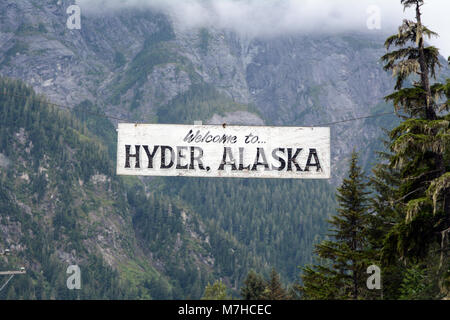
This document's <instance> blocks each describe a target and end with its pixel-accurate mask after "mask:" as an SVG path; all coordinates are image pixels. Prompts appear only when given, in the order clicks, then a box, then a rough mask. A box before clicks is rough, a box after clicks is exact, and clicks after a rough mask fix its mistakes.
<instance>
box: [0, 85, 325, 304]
mask: <svg viewBox="0 0 450 320" xmlns="http://www.w3.org/2000/svg"><path fill="white" fill-rule="evenodd" d="M0 93H1V94H0V107H1V114H2V118H1V121H2V123H1V124H2V125H1V129H0V131H1V135H0V136H1V145H0V154H1V160H2V161H1V163H0V164H1V166H0V170H1V171H0V172H1V180H0V182H1V184H0V186H1V199H2V201H1V207H0V211H1V215H2V220H1V227H2V229H1V230H2V233H1V237H2V241H1V247H0V249H1V250H4V249H6V248H12V251H13V254H12V255H11V256H7V257H1V258H0V263H1V268H2V269H8V268H13V269H14V268H18V267H19V266H25V267H26V269H27V270H28V273H27V275H26V276H21V277H20V278H19V276H17V277H16V278H15V279H14V281H15V282H14V281H13V282H12V285H10V286H9V287H8V290H5V291H3V292H2V293H1V294H2V295H3V297H5V298H37V299H39V298H57V299H62V298H63V299H64V298H74V297H75V296H77V297H79V298H139V297H140V298H156V299H158V298H166V299H167V298H168V299H171V298H186V297H191V298H199V297H201V295H202V294H203V290H204V287H205V285H206V284H207V283H208V282H209V281H212V280H213V279H217V278H224V279H225V281H226V283H228V285H229V286H230V288H235V290H237V289H238V288H239V287H240V285H241V283H242V281H243V279H244V277H245V276H246V274H247V273H248V271H249V270H250V269H256V270H258V271H260V272H263V273H268V272H269V270H270V267H271V266H275V267H276V268H277V269H279V270H280V271H281V273H282V274H283V277H284V279H285V280H286V281H287V280H293V279H294V277H295V276H296V270H297V266H298V265H301V264H304V263H308V262H311V260H310V259H311V248H312V247H313V244H314V243H317V242H318V241H319V240H320V239H321V238H322V235H323V228H324V226H325V223H324V221H325V220H326V218H327V217H329V216H330V215H331V214H332V212H333V209H334V199H333V196H332V189H331V187H330V186H329V185H328V183H326V182H313V181H308V182H302V181H266V180H260V181H250V180H244V179H242V180H233V181H231V180H216V179H207V180H202V179H191V180H189V181H187V179H183V178H155V179H151V180H150V181H148V182H146V183H145V184H144V183H142V182H140V181H139V180H138V179H134V178H125V179H123V180H122V179H119V178H117V177H115V175H114V169H113V168H114V158H112V156H111V155H112V154H114V150H115V143H116V140H115V139H116V138H115V130H114V127H113V126H112V125H111V124H110V122H108V120H107V119H106V118H105V117H104V114H102V112H101V111H100V110H96V109H95V106H94V105H92V104H91V103H89V102H85V103H82V104H80V105H79V106H77V108H76V109H75V111H76V112H75V116H72V115H71V114H70V113H68V112H67V111H66V110H65V109H63V108H61V107H58V106H52V105H49V104H47V103H46V102H45V101H46V99H45V97H43V96H37V95H36V94H35V93H34V92H33V90H32V89H30V88H28V87H27V86H25V85H24V84H23V83H21V82H18V81H12V80H8V79H5V78H2V79H1V83H0ZM72 263H77V264H79V265H80V268H81V270H82V272H83V273H82V274H83V284H84V286H83V290H81V291H80V292H78V293H73V292H70V291H68V290H67V289H66V287H65V280H66V277H67V276H66V274H65V268H67V266H68V265H69V264H72ZM105 283H107V284H105Z"/></svg>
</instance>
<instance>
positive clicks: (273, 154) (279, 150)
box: [272, 148, 286, 171]
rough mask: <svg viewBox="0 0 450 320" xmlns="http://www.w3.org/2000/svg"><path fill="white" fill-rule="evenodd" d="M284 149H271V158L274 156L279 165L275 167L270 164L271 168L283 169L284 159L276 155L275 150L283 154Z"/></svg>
mask: <svg viewBox="0 0 450 320" xmlns="http://www.w3.org/2000/svg"><path fill="white" fill-rule="evenodd" d="M284 150H285V149H284V148H278V149H273V151H272V158H274V159H275V160H276V161H278V162H279V163H280V166H279V167H276V166H274V165H272V170H278V171H283V170H284V168H286V161H285V160H284V159H283V158H281V157H280V156H278V155H277V152H282V153H283V154H284V152H285V151H284Z"/></svg>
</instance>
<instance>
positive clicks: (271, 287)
mask: <svg viewBox="0 0 450 320" xmlns="http://www.w3.org/2000/svg"><path fill="white" fill-rule="evenodd" d="M261 299H262V300H287V299H288V293H287V291H286V289H285V288H284V287H283V284H282V283H281V281H280V275H279V274H278V272H277V271H276V270H275V268H272V271H271V272H270V278H269V280H268V281H266V286H265V289H264V291H263V292H262V294H261Z"/></svg>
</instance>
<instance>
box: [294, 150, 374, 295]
mask: <svg viewBox="0 0 450 320" xmlns="http://www.w3.org/2000/svg"><path fill="white" fill-rule="evenodd" d="M357 161H358V160H357V154H356V152H354V153H353V155H352V159H351V161H350V169H349V173H348V177H347V178H344V181H343V183H342V185H341V187H340V188H338V193H337V200H338V203H339V207H338V209H337V211H338V214H337V215H335V216H333V217H332V218H331V219H330V220H329V223H330V224H331V225H332V229H330V231H331V232H332V233H331V234H330V237H331V240H326V241H323V242H322V243H320V244H318V245H316V253H317V255H318V257H319V258H320V259H321V261H322V263H320V264H318V265H316V266H309V267H305V268H303V274H302V282H303V284H302V285H297V286H296V289H297V291H299V292H300V295H301V296H302V297H304V298H306V299H349V298H352V299H360V298H362V297H366V296H367V290H365V280H366V273H365V271H366V268H367V267H368V266H369V265H371V264H372V263H371V260H372V258H373V253H372V252H371V250H370V247H369V232H368V229H367V226H368V223H369V219H370V216H369V213H368V192H367V191H366V189H367V182H366V181H365V180H366V178H365V176H364V174H363V173H362V171H361V169H360V167H359V166H358V163H357Z"/></svg>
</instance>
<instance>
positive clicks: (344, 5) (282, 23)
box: [76, 0, 450, 56]
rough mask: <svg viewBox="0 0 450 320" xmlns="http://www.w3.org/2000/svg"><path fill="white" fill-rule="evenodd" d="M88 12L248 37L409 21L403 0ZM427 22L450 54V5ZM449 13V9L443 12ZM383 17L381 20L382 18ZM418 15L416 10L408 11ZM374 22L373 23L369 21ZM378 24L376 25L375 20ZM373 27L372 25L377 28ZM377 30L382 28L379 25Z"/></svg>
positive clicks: (93, 4)
mask: <svg viewBox="0 0 450 320" xmlns="http://www.w3.org/2000/svg"><path fill="white" fill-rule="evenodd" d="M76 2H77V3H78V4H79V5H80V6H81V7H82V9H84V10H85V13H92V12H96V13H98V12H104V11H105V10H121V9H125V8H152V9H157V10H161V11H163V12H165V13H168V14H170V15H171V16H172V17H173V18H174V20H175V21H176V22H178V24H179V25H180V26H181V27H185V28H198V27H216V28H219V29H229V30H232V31H235V32H237V33H239V34H244V35H248V36H256V37H261V36H278V35H282V34H287V33H303V32H308V33H311V32H326V33H330V32H342V31H351V30H357V31H372V32H373V30H369V28H368V27H367V25H368V23H369V24H371V23H374V20H373V19H375V20H376V19H377V16H379V17H380V19H379V22H380V23H379V27H380V28H381V30H382V31H385V32H393V31H394V30H395V28H396V27H397V26H398V25H399V24H400V22H401V19H402V17H404V13H403V9H402V6H401V5H400V3H399V1H392V0H377V1H375V0H314V1H312V0H214V1H210V0H169V1H167V0H108V1H105V0H77V1H76ZM425 7H426V8H424V12H425V13H424V21H425V23H426V24H427V25H428V26H429V27H430V28H431V29H433V30H435V31H436V32H438V33H439V34H440V35H441V37H440V38H439V39H435V40H432V41H431V43H432V44H433V45H436V46H437V47H438V48H440V49H441V50H442V52H441V53H442V54H443V55H444V56H448V55H450V35H447V34H446V31H448V30H450V20H449V19H448V16H447V15H445V14H442V12H450V2H449V1H445V0H434V1H433V2H432V3H427V4H425ZM443 8H444V9H443ZM378 13H379V15H378ZM406 14H407V15H409V16H411V17H412V16H413V15H414V11H413V10H408V12H406ZM368 21H369V22H368ZM375 23H376V21H375ZM372 25H373V24H372ZM376 25H377V27H378V24H376Z"/></svg>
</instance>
